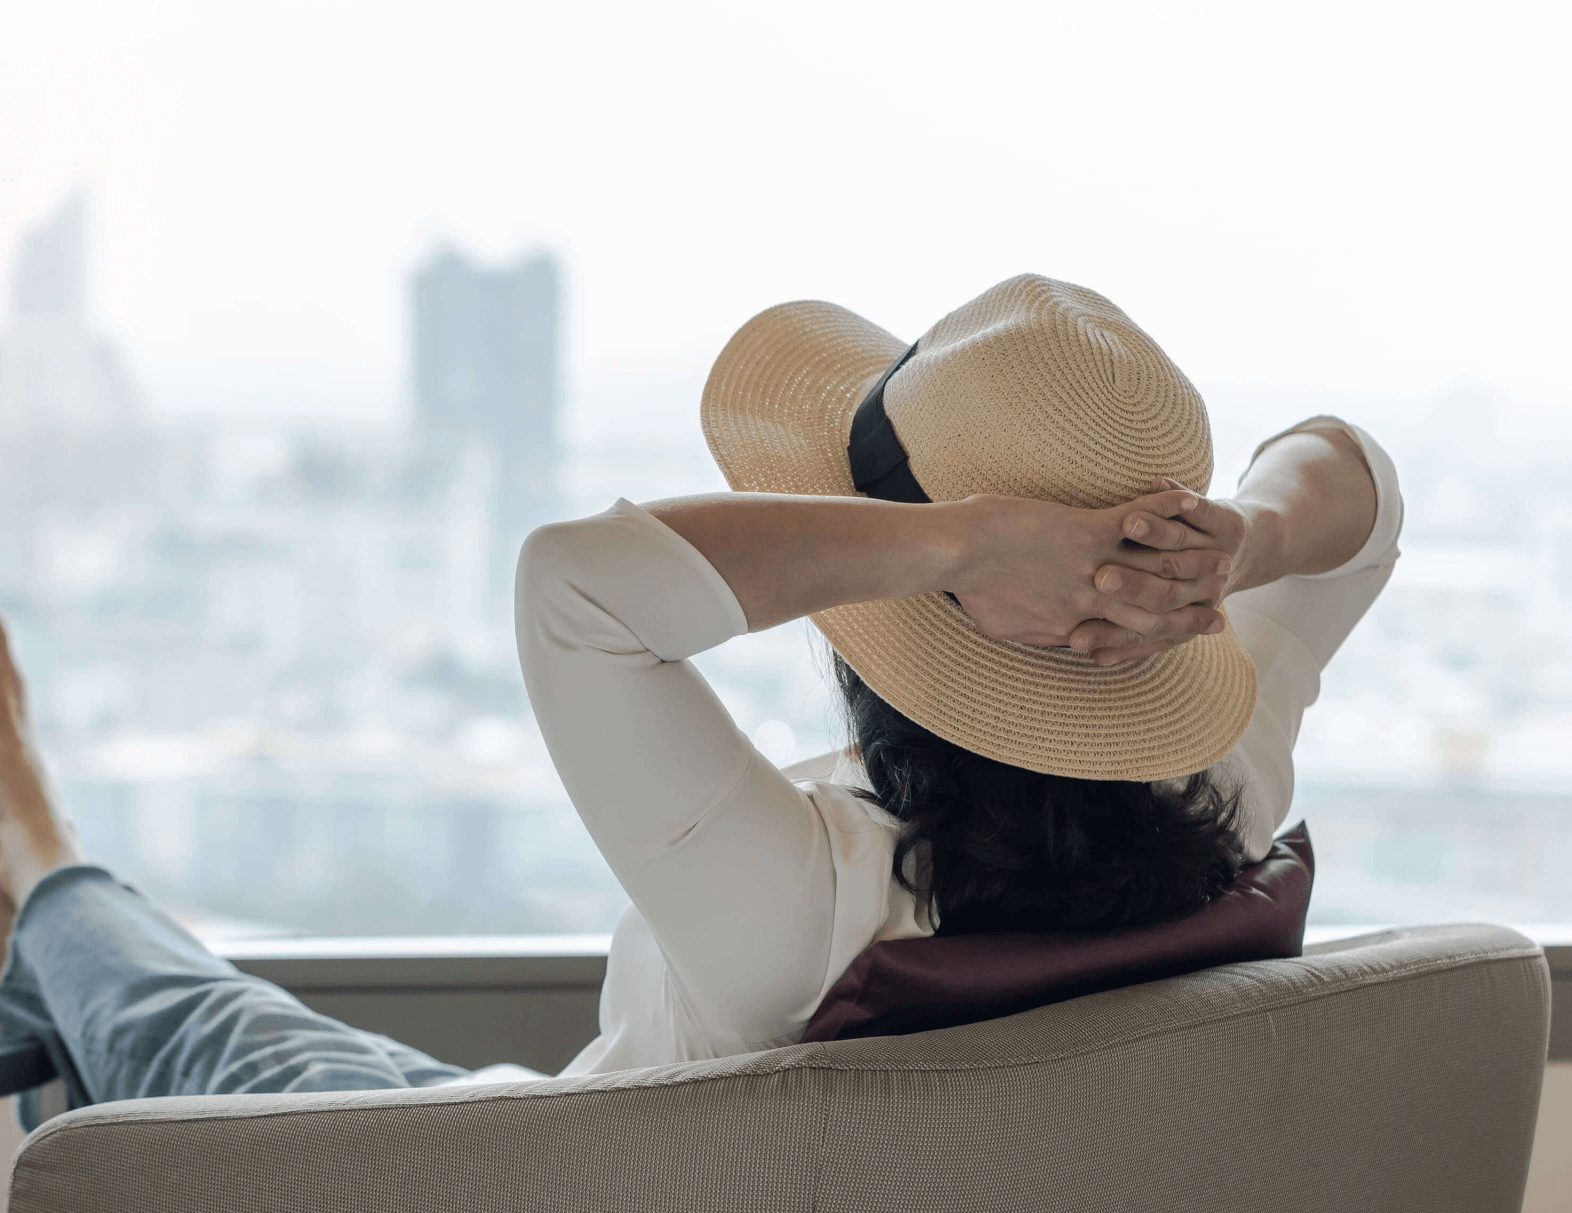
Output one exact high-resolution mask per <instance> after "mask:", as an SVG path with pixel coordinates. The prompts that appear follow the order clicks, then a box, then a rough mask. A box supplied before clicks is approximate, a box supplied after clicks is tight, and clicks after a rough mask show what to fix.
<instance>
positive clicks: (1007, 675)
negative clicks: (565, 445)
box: [701, 302, 1256, 780]
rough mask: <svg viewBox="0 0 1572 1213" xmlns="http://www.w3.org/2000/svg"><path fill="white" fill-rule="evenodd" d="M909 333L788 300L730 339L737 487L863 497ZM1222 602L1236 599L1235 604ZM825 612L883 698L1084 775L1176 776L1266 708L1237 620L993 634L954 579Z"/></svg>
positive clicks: (951, 733) (1218, 751)
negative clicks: (852, 458)
mask: <svg viewBox="0 0 1572 1213" xmlns="http://www.w3.org/2000/svg"><path fill="white" fill-rule="evenodd" d="M907 344H908V343H906V342H903V341H901V340H899V339H898V338H896V337H895V336H893V335H892V334H890V333H888V332H886V331H885V330H884V329H881V328H879V327H878V326H877V325H875V324H871V323H869V322H868V321H867V320H864V319H863V318H862V317H860V316H858V315H856V314H855V313H853V312H850V311H847V310H846V309H845V308H842V307H838V306H836V305H835V304H831V303H820V302H803V303H789V304H783V305H781V306H779V307H775V308H771V309H770V310H768V311H766V312H763V313H761V314H760V315H758V316H755V317H754V318H753V319H752V320H750V321H749V322H748V323H747V324H746V325H744V326H743V328H742V329H741V330H739V331H738V332H737V334H736V335H735V336H734V337H733V338H732V339H731V341H730V342H729V343H727V346H726V348H725V349H724V350H723V351H722V352H721V355H720V357H719V358H718V359H717V360H716V362H715V366H714V369H713V370H712V371H711V373H710V377H709V381H708V382H707V383H706V385H705V388H704V397H703V403H702V408H701V417H702V423H703V427H704V433H705V438H706V440H707V441H708V443H709V447H710V452H711V454H712V455H714V457H715V461H716V463H717V464H719V466H720V468H721V471H722V472H723V473H724V474H725V476H726V480H727V482H728V483H729V484H730V485H731V487H732V488H733V489H734V490H737V491H738V492H759V493H804V494H812V495H816V496H846V497H853V496H857V495H858V493H857V490H856V488H855V486H854V485H853V483H852V477H851V469H850V465H849V463H848V461H847V456H846V442H847V437H848V435H849V434H850V431H851V421H852V414H853V413H854V412H855V411H856V408H857V406H858V404H860V403H861V402H862V399H863V397H864V396H865V395H866V393H867V392H868V390H869V389H870V388H871V387H872V386H873V383H874V382H875V381H876V380H877V379H878V377H879V375H881V374H882V373H883V372H884V371H885V370H886V369H887V368H888V367H889V366H890V364H891V363H892V362H893V361H894V360H895V359H896V358H898V357H899V356H900V354H901V353H902V351H903V350H904V349H905V348H906V346H907ZM1224 613H1225V614H1226V612H1224ZM812 619H813V622H814V624H815V625H816V626H817V627H818V629H819V630H820V631H821V632H822V633H823V634H824V636H825V637H826V638H827V639H828V640H829V642H830V644H831V645H833V646H834V648H835V650H836V651H837V652H838V653H840V655H841V656H842V657H843V658H845V659H846V661H847V663H848V664H849V665H850V666H851V667H852V668H853V669H854V670H856V671H857V673H858V674H859V675H860V676H861V677H862V679H863V680H864V681H865V682H866V683H867V684H868V686H869V687H870V688H871V689H872V690H873V691H874V693H875V694H877V695H878V696H879V697H880V698H882V699H883V700H885V702H887V703H889V704H890V705H891V706H893V707H894V708H896V709H897V710H898V711H900V712H902V713H903V714H905V715H906V716H908V717H909V718H910V719H912V720H914V721H916V722H917V723H918V724H920V725H922V726H923V727H924V728H926V729H928V730H929V731H931V732H933V733H936V734H938V735H939V736H940V737H943V738H945V739H946V740H948V741H951V742H954V743H955V744H956V745H959V746H962V747H963V748H965V749H968V750H971V751H973V752H975V753H978V754H983V755H985V756H987V757H989V758H993V759H995V760H997V761H999V762H1005V763H1009V764H1011V765H1013V766H1019V767H1025V768H1027V769H1029V770H1033V771H1041V772H1045V773H1049V774H1055V775H1065V776H1073V777H1076V778H1081V779H1128V780H1157V779H1171V778H1176V777H1179V776H1183V775H1189V774H1191V773H1193V772H1195V771H1200V770H1204V769H1205V768H1207V767H1209V766H1211V765H1212V764H1213V763H1215V762H1217V761H1218V760H1219V759H1221V758H1222V757H1223V756H1224V755H1225V754H1227V753H1228V751H1229V750H1230V749H1231V748H1232V747H1233V745H1234V743H1235V742H1237V741H1238V740H1239V738H1240V736H1241V735H1243V733H1244V730H1245V727H1246V726H1247V725H1248V724H1249V722H1250V716H1251V713H1252V712H1253V711H1254V708H1255V691H1256V675H1255V666H1254V663H1253V662H1252V661H1251V660H1250V656H1249V654H1247V653H1246V652H1245V651H1244V648H1243V646H1242V645H1240V643H1239V640H1238V637H1237V636H1235V634H1234V631H1233V628H1232V626H1231V625H1229V626H1226V627H1225V628H1224V630H1223V631H1222V632H1220V633H1218V634H1217V635H1215V636H1198V637H1196V638H1194V639H1193V640H1190V641H1188V642H1186V643H1185V644H1182V645H1179V646H1177V647H1176V648H1173V649H1170V650H1168V651H1167V652H1164V653H1159V654H1156V655H1155V656H1152V657H1148V658H1146V659H1144V660H1142V661H1139V662H1131V663H1126V664H1123V665H1117V666H1108V667H1100V666H1098V665H1096V664H1095V663H1094V662H1093V661H1092V659H1091V658H1090V657H1087V656H1082V655H1079V654H1076V653H1072V652H1070V651H1068V650H1066V649H1047V648H1037V647H1035V646H1031V645H1024V644H1016V643H1013V642H1011V641H1003V640H995V639H993V638H991V637H989V636H986V635H984V634H983V633H982V632H981V631H980V630H979V629H978V628H977V627H976V626H975V625H974V624H973V623H972V622H971V620H970V618H969V617H968V616H967V615H966V612H965V611H963V610H961V608H960V607H959V606H957V605H956V604H955V603H953V602H951V601H950V599H949V598H947V597H946V596H945V595H943V594H939V593H934V594H922V595H918V596H916V597H912V598H890V599H878V600H875V601H871V602H859V603H853V604H850V605H847V606H839V607H834V608H832V609H830V610H827V611H822V612H820V613H818V614H816V615H814V616H812Z"/></svg>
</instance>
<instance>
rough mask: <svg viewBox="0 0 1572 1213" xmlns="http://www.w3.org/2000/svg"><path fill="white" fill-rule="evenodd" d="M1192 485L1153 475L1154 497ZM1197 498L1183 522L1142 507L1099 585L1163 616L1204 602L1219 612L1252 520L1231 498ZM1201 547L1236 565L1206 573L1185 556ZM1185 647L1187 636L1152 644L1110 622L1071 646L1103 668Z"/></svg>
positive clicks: (1089, 629)
mask: <svg viewBox="0 0 1572 1213" xmlns="http://www.w3.org/2000/svg"><path fill="white" fill-rule="evenodd" d="M1186 487H1187V486H1185V485H1182V484H1180V483H1179V482H1178V481H1177V480H1173V479H1171V478H1169V477H1166V476H1156V477H1153V478H1152V485H1151V489H1152V492H1154V493H1160V492H1164V491H1166V490H1168V489H1183V488H1186ZM1189 491H1190V492H1192V493H1194V492H1195V490H1193V489H1191V490H1189ZM1195 496H1196V498H1197V504H1196V506H1195V508H1194V509H1192V510H1189V511H1188V512H1186V514H1185V515H1184V519H1183V521H1180V520H1179V519H1177V518H1160V517H1158V516H1156V515H1155V514H1150V513H1148V512H1146V511H1145V510H1142V509H1139V508H1136V509H1132V510H1131V511H1130V512H1129V513H1128V514H1127V515H1125V518H1124V520H1123V530H1124V534H1125V543H1124V546H1125V548H1126V549H1127V550H1126V551H1125V552H1124V553H1123V554H1122V555H1121V556H1120V558H1119V560H1118V561H1117V562H1112V563H1109V564H1105V565H1103V566H1102V568H1100V569H1098V570H1097V573H1096V574H1095V576H1094V578H1093V581H1094V584H1095V585H1096V586H1097V588H1098V589H1099V590H1101V591H1102V592H1103V593H1105V594H1108V595H1110V596H1112V597H1114V598H1117V599H1119V601H1121V602H1124V603H1128V604H1129V605H1131V606H1138V607H1141V608H1143V609H1145V610H1148V611H1153V612H1157V613H1159V614H1160V613H1163V612H1166V611H1170V610H1173V609H1174V608H1175V607H1178V606H1183V605H1188V604H1192V603H1197V602H1200V603H1204V604H1205V605H1207V606H1213V607H1215V606H1217V605H1218V604H1219V603H1221V602H1222V600H1223V599H1224V598H1225V597H1227V595H1228V593H1229V592H1230V590H1231V589H1232V587H1233V583H1234V580H1235V577H1234V576H1233V575H1232V574H1234V573H1235V572H1236V571H1237V570H1238V569H1239V567H1240V565H1241V563H1242V560H1241V557H1242V554H1243V549H1244V548H1245V546H1246V543H1247V540H1248V538H1249V522H1248V519H1247V517H1246V515H1245V513H1244V511H1243V510H1241V509H1240V508H1239V507H1238V506H1237V505H1235V504H1234V503H1233V502H1232V501H1228V500H1226V499H1211V498H1207V497H1202V496H1201V494H1199V493H1195ZM1199 548H1204V549H1208V550H1210V551H1214V552H1223V553H1225V554H1227V555H1228V556H1229V557H1230V560H1231V564H1230V566H1229V567H1228V568H1227V569H1226V570H1225V571H1224V572H1222V573H1211V574H1207V573H1203V572H1201V571H1200V570H1199V569H1198V568H1196V567H1194V562H1193V561H1190V560H1187V559H1186V557H1185V555H1184V553H1186V552H1189V551H1192V550H1194V549H1199ZM1186 639H1188V638H1186ZM1182 643H1184V640H1182V639H1181V640H1151V639H1149V638H1148V637H1146V636H1143V635H1141V633H1139V632H1135V631H1131V630H1130V629H1128V628H1122V627H1120V626H1119V625H1118V624H1115V623H1110V622H1109V621H1108V620H1106V619H1089V620H1087V621H1086V622H1085V623H1083V624H1081V625H1080V626H1079V627H1077V628H1076V629H1075V631H1074V632H1072V633H1071V635H1070V647H1071V648H1072V649H1074V650H1076V651H1077V652H1081V653H1090V654H1091V656H1092V658H1093V660H1095V661H1096V662H1097V664H1098V665H1115V664H1117V663H1119V662H1122V661H1135V660H1138V659H1140V658H1142V657H1150V656H1151V655H1152V654H1153V653H1161V652H1163V651H1164V650H1166V649H1171V648H1173V647H1174V646H1175V645H1178V644H1182Z"/></svg>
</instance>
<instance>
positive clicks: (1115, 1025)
mask: <svg viewBox="0 0 1572 1213" xmlns="http://www.w3.org/2000/svg"><path fill="white" fill-rule="evenodd" d="M1548 1009H1549V974H1548V969H1547V966H1546V965H1545V961H1544V956H1543V953H1542V952H1541V951H1540V949H1539V948H1538V947H1537V946H1536V945H1535V944H1533V943H1532V942H1531V941H1529V940H1527V939H1525V938H1523V937H1522V936H1521V935H1518V934H1516V933H1515V932H1512V931H1509V930H1506V929H1505V928H1501V927H1480V926H1446V927H1426V928H1415V929H1411V930H1400V931H1393V932H1388V933H1385V934H1381V935H1375V936H1368V937H1365V938H1363V939H1356V940H1349V941H1341V942H1339V943H1338V944H1335V945H1329V946H1328V945H1323V946H1321V947H1318V948H1313V949H1310V950H1308V951H1307V953H1306V954H1305V955H1304V956H1302V957H1299V958H1296V959H1291V960H1268V961H1256V962H1250V963H1244V964H1234V965H1226V966H1223V967H1220V968H1216V969H1209V970H1206V971H1203V972H1199V973H1192V974H1188V975H1186V976H1183V977H1176V978H1170V979H1167V980H1164V981H1159V982H1152V983H1149V984H1146V985H1140V986H1133V987H1128V988H1125V989H1119V990H1112V991H1108V992H1105V993H1101V994H1094V995H1090V996H1088V997H1085V998H1080V999H1076V1000H1074V1001H1071V1002H1064V1003H1058V1004H1056V1005H1053V1006H1048V1007H1043V1008H1040V1009H1038V1010H1034V1011H1029V1012H1026V1013H1023V1014H1020V1015H1015V1016H1011V1017H1010V1018H1007V1019H1000V1020H994V1021H990V1022H988V1023H982V1024H973V1025H969V1026H966V1027H959V1028H949V1029H944V1030H942V1031H936V1032H926V1033H921V1034H918V1035H912V1036H900V1037H878V1038H869V1039H862V1040H851V1041H839V1042H833V1043H829V1044H805V1045H796V1046H792V1047H790V1048H785V1049H777V1050H773V1051H771V1052H768V1053H761V1054H753V1055H748V1056H743V1057H735V1058H724V1059H720V1060H717V1061H705V1062H696V1063H691V1064H687V1065H679V1066H667V1067H661V1068H656V1069H650V1070H635V1071H625V1072H623V1073H619V1074H609V1075H599V1076H594V1077H589V1078H579V1079H554V1080H551V1081H548V1082H543V1083H538V1084H534V1085H532V1086H522V1087H516V1088H468V1089H464V1088H451V1089H445V1090H424V1091H405V1092H365V1093H353V1094H328V1095H299V1096H278V1095H273V1096H224V1097H218V1098H178V1099H161V1100H141V1101H132V1102H126V1103H118V1104H101V1105H97V1106H95V1107H91V1108H84V1109H81V1110H79V1111H76V1112H71V1113H68V1114H66V1115H64V1116H61V1117H58V1118H56V1119H54V1120H52V1121H50V1122H48V1123H47V1124H45V1125H44V1126H43V1127H42V1128H41V1129H39V1130H38V1131H37V1132H36V1133H34V1134H33V1135H32V1137H30V1138H29V1139H28V1141H27V1142H26V1143H25V1144H24V1146H23V1148H22V1150H21V1152H20V1153H19V1155H18V1159H17V1162H16V1165H15V1169H14V1172H13V1179H12V1188H11V1206H10V1208H11V1210H12V1213H45V1211H48V1213H55V1211H57V1210H87V1209H114V1210H116V1213H152V1210H155V1209H156V1210H158V1211H159V1213H185V1211H187V1210H198V1209H203V1210H205V1209H210V1208H236V1207H243V1208H246V1209H248V1210H274V1209H277V1210H280V1211H282V1210H286V1209H287V1210H290V1211H291V1213H296V1211H299V1210H328V1209H332V1210H335V1211H336V1213H372V1211H375V1213H388V1211H397V1210H415V1209H423V1210H433V1209H434V1210H453V1211H455V1213H457V1211H458V1210H464V1211H465V1213H471V1211H473V1213H503V1211H504V1210H509V1211H512V1210H517V1209H522V1208H528V1209H532V1210H546V1211H563V1213H566V1211H568V1210H574V1211H578V1210H602V1211H607V1213H619V1211H622V1210H626V1211H628V1213H635V1211H636V1213H662V1211H667V1210H669V1211H671V1213H692V1211H694V1210H704V1209H715V1210H721V1209H749V1210H757V1211H758V1213H808V1211H809V1210H816V1211H819V1213H829V1211H837V1210H845V1211H846V1213H852V1211H855V1213H877V1211H879V1210H892V1211H893V1210H900V1211H901V1213H908V1211H911V1210H930V1209H931V1210H957V1209H961V1210H1014V1209H1064V1210H1077V1211H1080V1210H1121V1211H1122V1210H1132V1209H1162V1210H1165V1211H1173V1213H1187V1211H1194V1213H1225V1211H1228V1210H1240V1211H1241V1213H1242V1211H1244V1210H1250V1211H1252V1213H1254V1211H1256V1210H1260V1209H1262V1208H1270V1209H1273V1210H1286V1211H1289V1213H1312V1211H1313V1213H1324V1211H1325V1210H1329V1209H1359V1210H1367V1209H1368V1210H1383V1211H1386V1213H1408V1211H1410V1210H1411V1211H1412V1213H1452V1211H1454V1210H1455V1211H1457V1213H1465V1211H1466V1213H1498V1211H1499V1213H1507V1211H1508V1210H1511V1211H1512V1213H1516V1210H1518V1208H1519V1206H1520V1204H1521V1200H1522V1193H1523V1186H1524V1180H1525V1177H1526V1174H1527V1167H1528V1158H1529V1152H1530V1148H1531V1145H1532V1140H1533V1130H1534V1120H1535V1115H1536V1111H1537V1106H1538V1097H1539V1086H1540V1082H1541V1080H1542V1077H1543V1073H1544V1062H1545V1044H1546V1037H1547V1031H1548V1022H1549V1018H1548Z"/></svg>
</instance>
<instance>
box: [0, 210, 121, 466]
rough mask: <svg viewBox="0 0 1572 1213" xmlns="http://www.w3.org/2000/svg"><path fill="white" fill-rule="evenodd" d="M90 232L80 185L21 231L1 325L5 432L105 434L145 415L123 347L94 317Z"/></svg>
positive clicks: (1, 427) (0, 425)
mask: <svg viewBox="0 0 1572 1213" xmlns="http://www.w3.org/2000/svg"><path fill="white" fill-rule="evenodd" d="M86 237H87V199H86V197H85V196H84V195H83V194H80V193H78V194H73V195H72V196H71V197H69V198H67V199H66V200H65V201H64V202H63V203H61V204H60V206H59V207H57V208H56V209H55V211H54V213H53V214H52V215H50V216H49V217H48V218H46V219H44V220H43V221H42V222H40V223H38V224H36V225H35V226H33V227H32V228H31V229H29V230H28V231H27V232H25V233H24V234H23V236H22V240H21V242H20V244H19V246H18V248H17V251H16V255H15V258H14V259H13V261H12V263H11V291H10V294H11V299H10V302H11V309H10V317H9V321H8V323H7V324H6V326H5V328H4V330H3V331H0V433H3V434H15V433H17V432H28V431H40V430H43V431H54V432H59V431H66V432H72V433H79V434H82V433H85V434H92V435H103V434H106V433H109V432H113V431H117V430H121V429H125V428H127V427H129V426H132V425H134V424H135V423H136V421H137V419H138V408H137V401H136V396H135V393H134V392H133V391H132V388H131V384H130V382H129V379H128V376H127V374H126V371H125V367H124V365H123V363H122V362H121V359H120V356H119V353H118V351H117V350H116V349H115V348H114V346H113V345H112V344H111V343H110V342H109V341H107V340H105V339H104V338H103V337H102V336H100V335H99V334H98V333H96V332H94V331H93V329H92V327H91V326H90V324H89V322H88V315H87V281H86V279H87V253H86V242H87V241H86Z"/></svg>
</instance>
